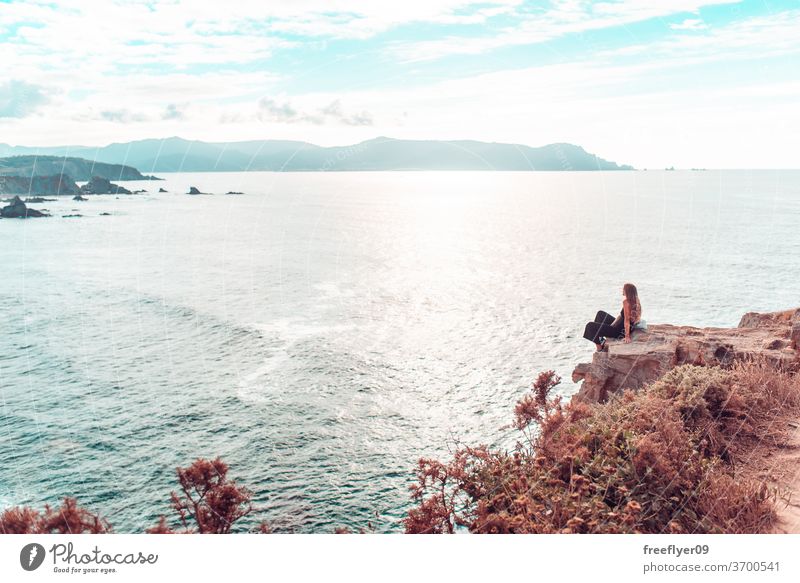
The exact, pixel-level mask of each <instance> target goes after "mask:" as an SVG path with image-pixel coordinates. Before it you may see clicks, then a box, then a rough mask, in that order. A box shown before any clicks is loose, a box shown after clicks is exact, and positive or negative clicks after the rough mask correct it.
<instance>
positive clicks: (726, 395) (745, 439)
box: [404, 363, 800, 533]
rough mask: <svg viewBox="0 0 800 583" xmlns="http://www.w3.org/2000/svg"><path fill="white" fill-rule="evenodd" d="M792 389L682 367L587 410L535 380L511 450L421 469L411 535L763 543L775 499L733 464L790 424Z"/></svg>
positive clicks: (752, 377) (796, 403) (759, 367)
mask: <svg viewBox="0 0 800 583" xmlns="http://www.w3.org/2000/svg"><path fill="white" fill-rule="evenodd" d="M798 378H799V377H797V376H795V377H792V376H789V375H788V374H785V373H781V372H779V371H775V370H773V369H771V368H770V367H769V366H768V365H766V364H763V363H746V364H737V365H735V366H733V367H732V368H731V369H728V370H722V369H719V368H707V367H702V366H692V365H685V366H681V367H678V368H675V369H673V370H671V371H670V372H668V373H667V374H666V375H664V376H663V377H662V378H661V379H660V380H658V381H656V382H655V383H653V384H652V385H650V386H649V387H645V388H644V389H642V390H640V391H638V392H631V391H626V392H623V393H622V394H619V395H616V396H615V397H614V398H612V399H611V400H610V401H609V402H608V403H606V404H604V405H596V406H588V405H585V404H581V403H577V402H574V403H572V402H571V403H569V404H567V405H564V404H562V402H561V400H560V399H559V398H558V397H556V398H552V397H551V396H550V395H551V393H552V391H553V389H554V388H555V387H556V386H557V384H558V383H559V381H560V379H559V378H558V377H557V376H556V375H555V374H554V373H553V372H552V371H548V372H546V373H542V374H540V375H539V377H538V378H537V380H536V382H534V383H533V389H532V391H531V392H530V393H529V394H527V395H525V396H524V397H523V398H522V399H520V401H519V402H518V403H517V406H516V408H515V411H514V413H515V417H514V423H513V425H514V426H515V427H516V428H517V429H519V430H520V431H521V432H522V433H523V435H524V436H525V438H526V439H525V440H524V441H521V442H519V443H518V444H517V446H516V448H514V450H513V451H511V452H503V451H489V450H488V449H487V448H486V447H478V448H468V447H459V448H458V449H457V451H456V452H455V454H454V457H453V459H452V461H450V462H448V463H442V462H438V461H436V460H428V459H425V460H420V464H419V467H418V468H417V483H416V484H415V485H414V486H413V487H412V499H413V500H414V501H415V503H416V505H415V507H414V508H412V509H411V510H410V511H409V513H408V516H407V517H406V518H405V520H404V524H405V528H406V532H409V533H452V532H455V531H456V530H457V528H458V527H459V526H461V527H464V528H466V529H468V530H469V531H471V532H476V533H556V532H564V533H581V532H593V533H637V532H642V533H662V532H686V533H692V532H694V533H706V532H762V531H764V530H766V529H767V528H768V527H769V526H770V523H771V521H772V520H773V518H774V510H773V505H772V503H771V493H770V492H769V491H768V489H767V488H766V487H765V485H764V484H762V483H760V482H758V481H757V480H755V479H752V478H749V477H748V476H747V475H745V474H744V473H742V472H741V471H740V467H744V466H745V464H744V463H739V462H746V461H747V460H746V459H745V457H744V456H745V455H746V454H747V453H748V452H752V451H753V447H757V446H758V445H759V443H761V442H762V440H764V439H765V438H771V437H774V434H775V432H776V429H775V428H776V427H777V425H776V424H775V423H774V421H775V420H776V419H778V418H779V417H780V416H781V415H783V416H785V415H789V414H797V411H798V409H800V380H798Z"/></svg>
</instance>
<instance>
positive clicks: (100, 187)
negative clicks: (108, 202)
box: [81, 176, 131, 194]
mask: <svg viewBox="0 0 800 583" xmlns="http://www.w3.org/2000/svg"><path fill="white" fill-rule="evenodd" d="M81 192H82V193H84V194H131V191H130V190H128V189H127V188H125V187H122V186H119V185H117V184H112V183H111V181H110V180H109V179H108V178H103V177H102V176H92V179H91V180H90V181H89V182H87V183H86V184H84V185H83V186H81Z"/></svg>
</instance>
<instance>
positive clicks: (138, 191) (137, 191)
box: [133, 188, 147, 194]
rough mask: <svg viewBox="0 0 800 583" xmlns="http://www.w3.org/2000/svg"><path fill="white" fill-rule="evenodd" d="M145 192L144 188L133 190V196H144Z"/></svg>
mask: <svg viewBox="0 0 800 583" xmlns="http://www.w3.org/2000/svg"><path fill="white" fill-rule="evenodd" d="M145 192H147V191H146V190H145V189H144V188H142V189H141V190H134V191H133V194H144V193H145Z"/></svg>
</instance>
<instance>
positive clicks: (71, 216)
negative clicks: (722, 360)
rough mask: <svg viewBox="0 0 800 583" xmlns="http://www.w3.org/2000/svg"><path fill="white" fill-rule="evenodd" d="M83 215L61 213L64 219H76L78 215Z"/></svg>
mask: <svg viewBox="0 0 800 583" xmlns="http://www.w3.org/2000/svg"><path fill="white" fill-rule="evenodd" d="M82 216H83V215H61V218H62V219H75V218H78V217H82Z"/></svg>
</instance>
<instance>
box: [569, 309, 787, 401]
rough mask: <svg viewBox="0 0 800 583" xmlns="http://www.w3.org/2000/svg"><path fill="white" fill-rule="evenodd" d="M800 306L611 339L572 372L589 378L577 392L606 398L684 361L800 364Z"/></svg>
mask: <svg viewBox="0 0 800 583" xmlns="http://www.w3.org/2000/svg"><path fill="white" fill-rule="evenodd" d="M798 347H800V308H797V309H791V310H784V311H781V312H769V313H764V314H760V313H757V312H750V313H747V314H745V315H744V316H742V319H741V321H740V322H739V325H738V326H737V327H736V328H696V327H693V326H673V325H671V324H655V325H650V326H648V327H647V330H641V331H636V332H635V333H634V335H633V341H632V342H631V343H630V344H625V343H624V342H623V341H622V340H609V341H608V350H607V351H603V352H595V353H594V354H593V356H592V361H591V362H587V363H581V364H579V365H578V366H577V367H575V370H574V371H573V372H572V380H573V382H576V383H577V382H579V381H583V382H582V385H581V388H580V390H579V391H578V393H577V394H576V395H575V396H574V397H573V398H574V399H575V400H577V401H582V402H585V403H602V402H605V401H606V400H607V399H608V397H609V396H610V394H612V393H614V392H617V391H621V390H623V389H638V388H641V387H642V386H644V385H646V384H647V383H650V382H653V381H655V380H656V379H658V378H659V377H661V376H662V375H663V374H664V373H665V372H667V371H669V370H670V369H672V368H675V367H676V366H680V365H682V364H705V365H715V364H719V365H726V364H730V363H731V362H732V361H734V360H745V359H756V358H763V359H764V360H765V361H766V362H768V363H770V364H772V365H773V366H775V367H776V368H779V369H782V370H796V369H798V368H800V352H799V350H798Z"/></svg>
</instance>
